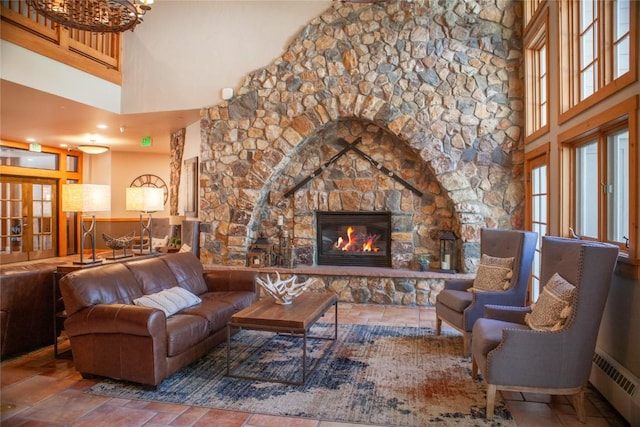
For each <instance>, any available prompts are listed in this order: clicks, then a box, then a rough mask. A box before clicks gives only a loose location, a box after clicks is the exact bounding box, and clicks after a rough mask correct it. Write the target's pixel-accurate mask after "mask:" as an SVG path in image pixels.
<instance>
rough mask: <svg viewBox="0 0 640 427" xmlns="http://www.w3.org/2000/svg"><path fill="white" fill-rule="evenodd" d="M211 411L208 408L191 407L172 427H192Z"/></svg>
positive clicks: (175, 420)
mask: <svg viewBox="0 0 640 427" xmlns="http://www.w3.org/2000/svg"><path fill="white" fill-rule="evenodd" d="M207 412H209V410H208V409H207V408H198V407H195V406H192V407H190V408H189V409H187V410H186V411H184V412H183V413H182V414H180V415H178V416H177V417H176V419H174V420H173V421H172V422H171V425H172V426H192V425H194V424H195V423H196V422H197V421H198V420H199V419H200V418H202V417H203V416H204V415H205V414H206V413H207Z"/></svg>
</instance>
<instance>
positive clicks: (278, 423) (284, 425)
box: [246, 414, 319, 427]
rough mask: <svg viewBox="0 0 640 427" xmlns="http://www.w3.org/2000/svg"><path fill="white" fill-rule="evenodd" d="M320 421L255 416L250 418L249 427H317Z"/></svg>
mask: <svg viewBox="0 0 640 427" xmlns="http://www.w3.org/2000/svg"><path fill="white" fill-rule="evenodd" d="M318 424H319V421H316V420H309V419H306V418H292V417H276V416H273V415H260V414H254V415H252V416H251V418H249V421H248V422H247V424H246V426H247V427H317V426H318Z"/></svg>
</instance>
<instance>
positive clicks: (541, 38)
mask: <svg viewBox="0 0 640 427" xmlns="http://www.w3.org/2000/svg"><path fill="white" fill-rule="evenodd" d="M539 12H540V13H539V14H538V19H537V20H536V21H535V22H534V23H533V25H531V28H530V31H529V32H527V35H526V36H525V43H524V44H525V49H524V50H525V70H526V73H527V74H528V76H527V78H525V100H526V107H525V109H526V111H525V120H526V123H525V138H524V142H525V144H528V143H530V142H531V141H534V140H536V139H537V138H539V137H540V136H542V135H544V134H546V133H548V132H549V121H550V117H551V114H550V109H551V103H550V89H549V86H550V84H549V83H550V82H549V75H550V72H549V71H550V67H549V9H548V8H545V9H544V10H540V11H539ZM543 47H545V48H546V49H545V62H546V65H547V70H546V88H545V89H546V90H545V96H546V101H547V108H546V111H545V114H546V117H545V125H541V123H542V119H541V117H540V99H541V97H540V84H539V83H540V72H539V71H540V70H539V59H538V56H539V54H540V50H541V49H542V48H543Z"/></svg>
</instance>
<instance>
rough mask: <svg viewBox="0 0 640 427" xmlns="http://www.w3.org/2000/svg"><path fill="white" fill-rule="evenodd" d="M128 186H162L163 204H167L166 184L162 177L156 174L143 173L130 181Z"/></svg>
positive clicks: (167, 191) (167, 192)
mask: <svg viewBox="0 0 640 427" xmlns="http://www.w3.org/2000/svg"><path fill="white" fill-rule="evenodd" d="M129 187H155V188H162V190H163V191H164V204H165V205H166V204H167V199H168V198H169V188H168V187H167V184H166V183H165V182H164V180H163V179H162V178H160V177H159V176H158V175H153V174H150V173H145V174H142V175H140V176H139V177H137V178H136V179H134V180H133V181H131V184H130V185H129Z"/></svg>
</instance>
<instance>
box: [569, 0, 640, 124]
mask: <svg viewBox="0 0 640 427" xmlns="http://www.w3.org/2000/svg"><path fill="white" fill-rule="evenodd" d="M615 3H616V2H614V1H606V2H602V1H596V2H595V6H596V7H597V9H598V18H597V21H598V29H597V37H596V39H595V42H596V43H597V46H595V47H594V49H595V52H596V54H597V55H598V61H597V67H598V68H597V69H596V70H595V72H596V74H597V79H596V82H595V84H596V87H595V88H594V91H593V93H592V94H591V95H589V96H588V97H586V98H584V99H580V90H581V89H580V88H581V79H580V63H581V55H580V52H581V50H580V28H579V24H580V4H581V2H579V1H574V0H561V1H559V2H558V8H559V9H558V14H559V27H560V35H561V36H560V37H559V40H560V42H559V43H558V49H559V54H560V60H559V61H558V70H557V75H558V76H560V98H559V100H560V104H559V108H560V112H559V123H564V122H566V121H567V120H569V119H571V118H572V117H575V116H576V115H577V114H579V113H581V112H583V111H585V110H587V109H588V108H591V107H593V106H594V105H596V104H597V103H598V102H600V101H602V100H603V99H605V98H607V97H610V96H611V95H613V94H614V93H616V92H618V91H620V90H621V89H623V88H624V87H626V86H628V85H630V84H631V83H633V82H635V81H636V79H637V70H636V68H637V67H634V66H633V65H632V64H635V63H637V61H638V54H637V50H638V46H637V39H638V36H637V34H638V7H639V6H638V3H639V2H637V1H633V0H632V1H630V4H629V11H630V22H629V64H630V66H629V70H628V71H627V72H626V73H624V74H621V75H620V76H619V77H617V78H615V77H614V72H613V67H614V59H615V57H614V55H613V54H612V50H613V48H614V42H615V40H614V38H615V28H614V22H615V20H614V17H615V15H614V5H615ZM566 35H570V36H568V37H567V36H566Z"/></svg>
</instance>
